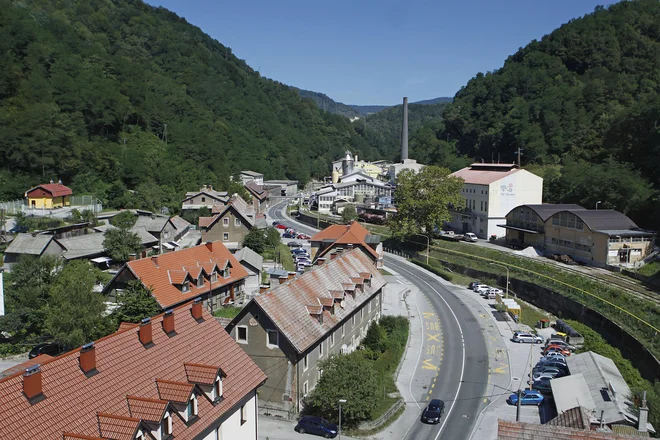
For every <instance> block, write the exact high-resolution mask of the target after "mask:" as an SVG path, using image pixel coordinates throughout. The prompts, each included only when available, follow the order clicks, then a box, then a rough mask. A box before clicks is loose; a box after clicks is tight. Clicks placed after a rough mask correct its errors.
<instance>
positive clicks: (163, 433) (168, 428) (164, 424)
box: [160, 411, 172, 438]
mask: <svg viewBox="0 0 660 440" xmlns="http://www.w3.org/2000/svg"><path fill="white" fill-rule="evenodd" d="M168 435H172V414H170V412H169V411H166V412H165V415H164V416H163V420H162V421H161V422H160V437H161V438H166V437H167V436H168Z"/></svg>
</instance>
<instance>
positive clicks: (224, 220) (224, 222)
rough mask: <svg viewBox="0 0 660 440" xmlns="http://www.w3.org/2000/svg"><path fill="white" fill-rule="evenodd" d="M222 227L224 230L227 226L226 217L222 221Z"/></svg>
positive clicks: (227, 220)
mask: <svg viewBox="0 0 660 440" xmlns="http://www.w3.org/2000/svg"><path fill="white" fill-rule="evenodd" d="M222 225H223V226H224V227H225V228H226V227H227V226H229V219H228V218H227V217H225V218H223V219H222Z"/></svg>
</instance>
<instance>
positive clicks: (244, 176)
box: [240, 171, 264, 185]
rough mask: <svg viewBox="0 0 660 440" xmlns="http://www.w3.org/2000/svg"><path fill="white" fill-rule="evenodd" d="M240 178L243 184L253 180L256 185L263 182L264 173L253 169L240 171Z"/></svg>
mask: <svg viewBox="0 0 660 440" xmlns="http://www.w3.org/2000/svg"><path fill="white" fill-rule="evenodd" d="M240 179H241V183H242V184H243V185H246V184H247V183H248V182H254V183H256V184H257V185H263V184H264V175H263V174H261V173H257V172H255V171H241V175H240Z"/></svg>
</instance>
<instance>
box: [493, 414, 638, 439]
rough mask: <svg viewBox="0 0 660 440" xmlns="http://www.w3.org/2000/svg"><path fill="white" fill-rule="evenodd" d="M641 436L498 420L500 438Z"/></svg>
mask: <svg viewBox="0 0 660 440" xmlns="http://www.w3.org/2000/svg"><path fill="white" fill-rule="evenodd" d="M633 438H639V437H631V436H628V435H621V434H615V433H613V432H597V431H588V430H582V429H574V428H566V427H563V426H552V425H548V424H545V425H541V424H538V423H525V422H514V421H508V420H501V419H500V420H498V421H497V439H498V440H531V439H533V440H587V439H590V440H625V439H633Z"/></svg>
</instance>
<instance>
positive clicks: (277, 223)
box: [272, 222, 280, 226]
mask: <svg viewBox="0 0 660 440" xmlns="http://www.w3.org/2000/svg"><path fill="white" fill-rule="evenodd" d="M279 224H280V222H273V223H272V225H273V226H277V225H279Z"/></svg>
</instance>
